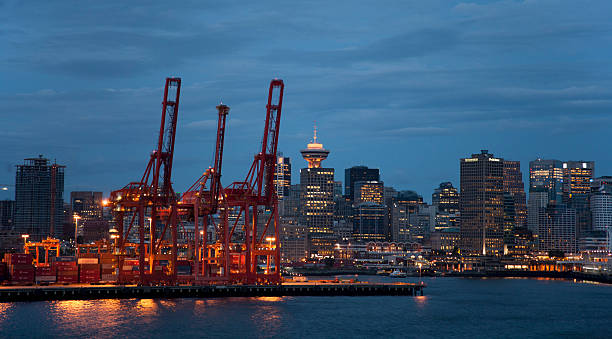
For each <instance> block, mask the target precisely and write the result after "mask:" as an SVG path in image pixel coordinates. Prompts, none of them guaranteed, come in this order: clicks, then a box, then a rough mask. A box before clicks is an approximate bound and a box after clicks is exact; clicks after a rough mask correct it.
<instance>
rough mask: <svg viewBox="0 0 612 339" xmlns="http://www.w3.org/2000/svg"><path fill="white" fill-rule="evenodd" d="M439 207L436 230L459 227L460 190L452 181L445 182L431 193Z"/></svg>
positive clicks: (434, 203) (434, 204)
mask: <svg viewBox="0 0 612 339" xmlns="http://www.w3.org/2000/svg"><path fill="white" fill-rule="evenodd" d="M431 201H432V205H433V206H435V207H436V208H437V214H436V221H435V223H436V226H435V230H437V231H440V230H444V229H448V228H455V227H459V192H458V191H457V189H456V188H455V187H453V184H452V183H450V182H443V183H441V184H440V186H439V187H437V188H436V189H434V192H433V194H432V195H431Z"/></svg>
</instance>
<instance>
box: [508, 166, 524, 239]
mask: <svg viewBox="0 0 612 339" xmlns="http://www.w3.org/2000/svg"><path fill="white" fill-rule="evenodd" d="M504 192H507V193H509V194H510V196H511V197H512V200H513V205H514V211H512V214H514V228H523V227H526V224H527V201H526V196H525V185H524V184H523V173H521V162H520V161H512V160H505V159H504Z"/></svg>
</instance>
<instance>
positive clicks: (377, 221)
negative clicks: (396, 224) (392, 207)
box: [353, 202, 388, 242]
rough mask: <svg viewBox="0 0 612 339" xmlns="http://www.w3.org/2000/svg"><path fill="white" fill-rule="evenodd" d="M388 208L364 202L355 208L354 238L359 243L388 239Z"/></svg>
mask: <svg viewBox="0 0 612 339" xmlns="http://www.w3.org/2000/svg"><path fill="white" fill-rule="evenodd" d="M386 215H387V208H386V207H385V206H384V205H382V204H378V203H375V202H362V203H360V204H358V205H356V206H355V207H354V214H353V238H354V239H355V240H357V241H363V242H367V241H384V240H386V239H387V233H388V232H387V223H386Z"/></svg>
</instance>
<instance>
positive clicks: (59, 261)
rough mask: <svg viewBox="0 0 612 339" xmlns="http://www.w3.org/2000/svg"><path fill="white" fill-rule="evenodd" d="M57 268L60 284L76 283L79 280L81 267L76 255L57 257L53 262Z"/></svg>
mask: <svg viewBox="0 0 612 339" xmlns="http://www.w3.org/2000/svg"><path fill="white" fill-rule="evenodd" d="M53 265H55V268H56V270H57V282H58V283H59V284H76V283H78V282H79V267H78V266H77V261H76V258H75V257H56V258H55V262H54V263H53Z"/></svg>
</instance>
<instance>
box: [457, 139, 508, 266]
mask: <svg viewBox="0 0 612 339" xmlns="http://www.w3.org/2000/svg"><path fill="white" fill-rule="evenodd" d="M460 165H461V166H460V170H461V175H460V176H461V193H460V195H459V208H460V213H461V250H462V252H464V253H473V254H484V255H501V254H503V236H504V232H503V230H504V204H503V198H504V196H503V189H504V160H503V159H501V158H496V157H494V155H493V154H490V153H489V152H488V151H487V150H482V151H481V153H479V154H472V157H471V158H464V159H461V162H460Z"/></svg>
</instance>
